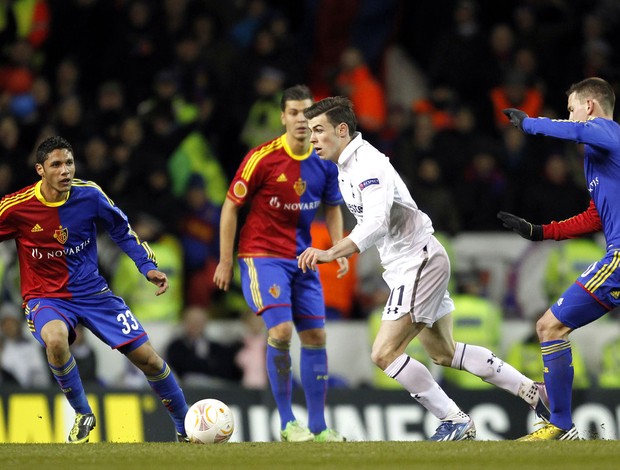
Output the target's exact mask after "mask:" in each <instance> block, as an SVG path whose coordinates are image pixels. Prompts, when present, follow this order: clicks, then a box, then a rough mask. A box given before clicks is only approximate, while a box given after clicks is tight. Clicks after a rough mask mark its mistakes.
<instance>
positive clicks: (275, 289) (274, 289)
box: [269, 284, 280, 299]
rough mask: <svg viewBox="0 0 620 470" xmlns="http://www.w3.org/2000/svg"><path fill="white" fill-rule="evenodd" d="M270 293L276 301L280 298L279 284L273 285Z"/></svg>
mask: <svg viewBox="0 0 620 470" xmlns="http://www.w3.org/2000/svg"><path fill="white" fill-rule="evenodd" d="M269 293H270V294H271V296H272V297H273V298H274V299H277V298H278V297H280V286H279V285H277V284H274V285H272V286H271V287H270V288H269Z"/></svg>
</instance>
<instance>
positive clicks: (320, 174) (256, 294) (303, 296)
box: [213, 85, 348, 441]
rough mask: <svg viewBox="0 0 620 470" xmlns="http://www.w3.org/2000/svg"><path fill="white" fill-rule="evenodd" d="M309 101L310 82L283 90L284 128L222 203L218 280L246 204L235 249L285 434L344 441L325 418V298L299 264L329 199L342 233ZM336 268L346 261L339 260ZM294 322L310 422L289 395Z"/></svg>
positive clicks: (335, 234)
mask: <svg viewBox="0 0 620 470" xmlns="http://www.w3.org/2000/svg"><path fill="white" fill-rule="evenodd" d="M311 104H312V95H311V92H310V90H309V89H308V88H307V87H306V86H304V85H296V86H294V87H291V88H287V89H286V90H284V93H283V96H282V100H281V109H282V115H281V119H282V124H283V125H284V126H285V127H286V133H285V134H284V135H282V136H281V137H278V138H276V139H274V140H272V141H270V142H267V143H265V144H263V145H261V146H259V147H257V148H254V149H252V150H251V151H250V152H249V153H248V154H247V155H246V157H245V158H244V160H243V161H242V163H241V165H240V167H239V169H238V170H237V174H236V175H235V178H234V180H233V181H232V183H231V186H230V189H229V191H228V195H227V199H226V201H225V203H224V206H223V207H222V215H221V220H220V262H219V264H218V266H217V268H216V271H215V275H214V279H213V281H214V282H215V284H216V285H217V286H218V287H219V288H220V289H223V290H228V288H229V286H230V281H231V279H232V274H233V251H234V241H235V234H236V231H237V225H238V218H239V214H238V213H239V210H240V208H241V207H242V206H244V205H245V204H246V203H247V204H249V211H248V213H247V217H246V220H245V223H244V225H243V227H242V229H241V231H240V235H239V247H238V258H239V265H240V270H241V282H242V288H243V294H244V297H245V299H246V302H247V303H248V305H249V306H250V308H251V309H252V310H253V311H254V312H255V313H256V314H257V315H260V316H261V317H262V319H263V320H264V322H265V325H266V326H267V331H268V339H267V359H266V363H267V375H268V377H269V382H270V385H271V390H272V393H273V396H274V399H275V402H276V405H277V407H278V411H279V414H280V421H281V439H282V440H283V441H311V440H315V441H342V440H344V438H343V437H342V436H341V435H340V434H339V433H338V432H336V431H334V430H333V429H330V428H328V427H327V425H326V422H325V416H324V412H325V397H326V392H327V379H328V375H327V353H326V350H325V304H324V301H323V291H322V288H321V284H320V281H319V278H318V275H317V273H315V272H308V273H302V272H301V271H300V270H299V269H298V268H297V261H296V257H297V255H299V254H300V253H302V252H303V251H304V250H305V249H306V248H307V247H308V246H310V244H311V238H310V224H311V223H312V220H313V219H314V216H315V214H316V212H317V210H318V209H319V207H320V206H323V209H324V212H325V219H326V223H327V227H328V230H329V233H330V236H331V239H332V241H333V242H336V241H338V240H340V239H341V238H342V235H343V219H342V213H341V210H340V206H339V205H340V204H341V203H342V197H341V195H340V190H339V189H338V179H337V176H338V172H337V168H336V166H335V165H334V164H333V163H332V162H324V161H322V160H321V159H320V158H319V157H318V155H317V154H316V152H315V151H314V149H313V147H312V146H311V145H310V142H309V139H310V132H309V129H308V122H307V120H306V118H305V117H304V115H303V110H304V109H305V108H307V107H308V106H310V105H311ZM338 263H339V264H340V271H339V275H340V276H342V275H344V274H345V273H346V271H347V270H348V262H347V260H346V258H341V259H339V260H338ZM293 328H295V329H296V330H297V333H298V335H299V338H300V341H301V359H300V375H301V384H302V387H303V389H304V393H305V395H306V404H307V408H308V427H305V426H304V425H302V424H300V423H299V422H298V421H297V419H296V418H295V415H294V414H293V410H292V404H291V393H292V374H291V356H290V344H291V338H292V332H293Z"/></svg>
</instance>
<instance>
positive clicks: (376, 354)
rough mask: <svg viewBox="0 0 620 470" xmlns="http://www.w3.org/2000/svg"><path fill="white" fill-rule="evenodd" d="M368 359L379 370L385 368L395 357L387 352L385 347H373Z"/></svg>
mask: <svg viewBox="0 0 620 470" xmlns="http://www.w3.org/2000/svg"><path fill="white" fill-rule="evenodd" d="M370 360H371V361H372V362H373V364H375V365H376V366H377V367H379V368H380V369H381V370H385V369H387V367H388V366H389V365H390V364H391V363H392V362H394V360H395V357H393V355H392V354H389V353H388V352H387V351H386V350H385V349H383V350H382V349H381V348H373V349H372V351H371V353H370Z"/></svg>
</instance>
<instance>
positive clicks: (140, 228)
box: [111, 213, 184, 325]
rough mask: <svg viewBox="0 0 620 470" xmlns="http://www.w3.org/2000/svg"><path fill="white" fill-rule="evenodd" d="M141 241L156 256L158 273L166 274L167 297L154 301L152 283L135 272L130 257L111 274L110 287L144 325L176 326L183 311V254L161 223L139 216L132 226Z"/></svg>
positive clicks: (121, 260) (146, 215)
mask: <svg viewBox="0 0 620 470" xmlns="http://www.w3.org/2000/svg"><path fill="white" fill-rule="evenodd" d="M132 227H133V230H134V231H135V233H136V234H137V235H138V237H140V239H141V240H143V241H144V242H147V243H148V244H149V246H150V247H151V250H153V251H154V252H156V253H157V264H158V266H159V269H160V270H162V271H163V272H165V273H166V275H167V276H168V279H169V280H170V288H169V289H168V292H167V294H168V295H166V296H164V297H155V296H153V292H152V291H151V290H150V289H149V288H148V287H149V281H147V280H146V279H144V276H140V273H139V272H137V271H136V267H135V265H134V262H133V261H132V260H131V259H130V258H129V257H127V256H121V257H119V258H118V260H117V264H116V269H115V271H114V273H113V274H112V282H111V287H112V290H113V291H114V293H115V294H116V295H119V296H121V297H123V298H124V299H125V302H126V303H127V305H128V306H129V308H130V309H131V311H132V313H133V314H134V315H135V316H136V317H137V318H138V319H139V320H140V321H141V322H149V321H158V322H167V323H169V324H171V325H174V324H176V323H177V322H178V321H179V319H180V317H181V311H182V308H183V291H184V281H183V253H182V248H181V244H180V242H179V241H178V239H177V238H176V237H175V236H173V235H172V234H170V233H169V231H168V230H166V228H165V227H164V226H163V225H162V224H161V222H160V221H158V220H157V219H155V218H153V217H152V216H150V215H148V214H145V213H140V214H138V215H137V216H136V217H135V219H134V222H133V224H132Z"/></svg>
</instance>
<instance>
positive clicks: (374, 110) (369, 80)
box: [336, 47, 387, 142]
mask: <svg viewBox="0 0 620 470" xmlns="http://www.w3.org/2000/svg"><path fill="white" fill-rule="evenodd" d="M336 88H337V91H338V93H339V94H341V95H344V96H347V97H348V98H349V99H350V100H351V102H352V103H353V107H354V109H355V114H356V116H357V123H358V128H359V130H360V131H361V132H362V134H364V138H365V139H366V140H368V141H370V142H372V141H373V140H374V141H375V142H376V141H377V140H378V139H377V138H376V136H377V134H378V133H379V132H380V131H381V129H383V127H384V126H385V123H386V120H387V108H386V104H385V91H384V90H383V85H382V84H381V83H380V82H379V80H378V79H377V78H376V77H375V76H373V74H372V72H371V71H370V68H369V67H368V65H367V64H366V61H365V59H364V56H363V55H362V52H361V51H360V50H359V49H357V48H355V47H349V48H347V49H345V50H344V51H343V53H342V55H341V56H340V71H339V72H338V75H337V76H336Z"/></svg>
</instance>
